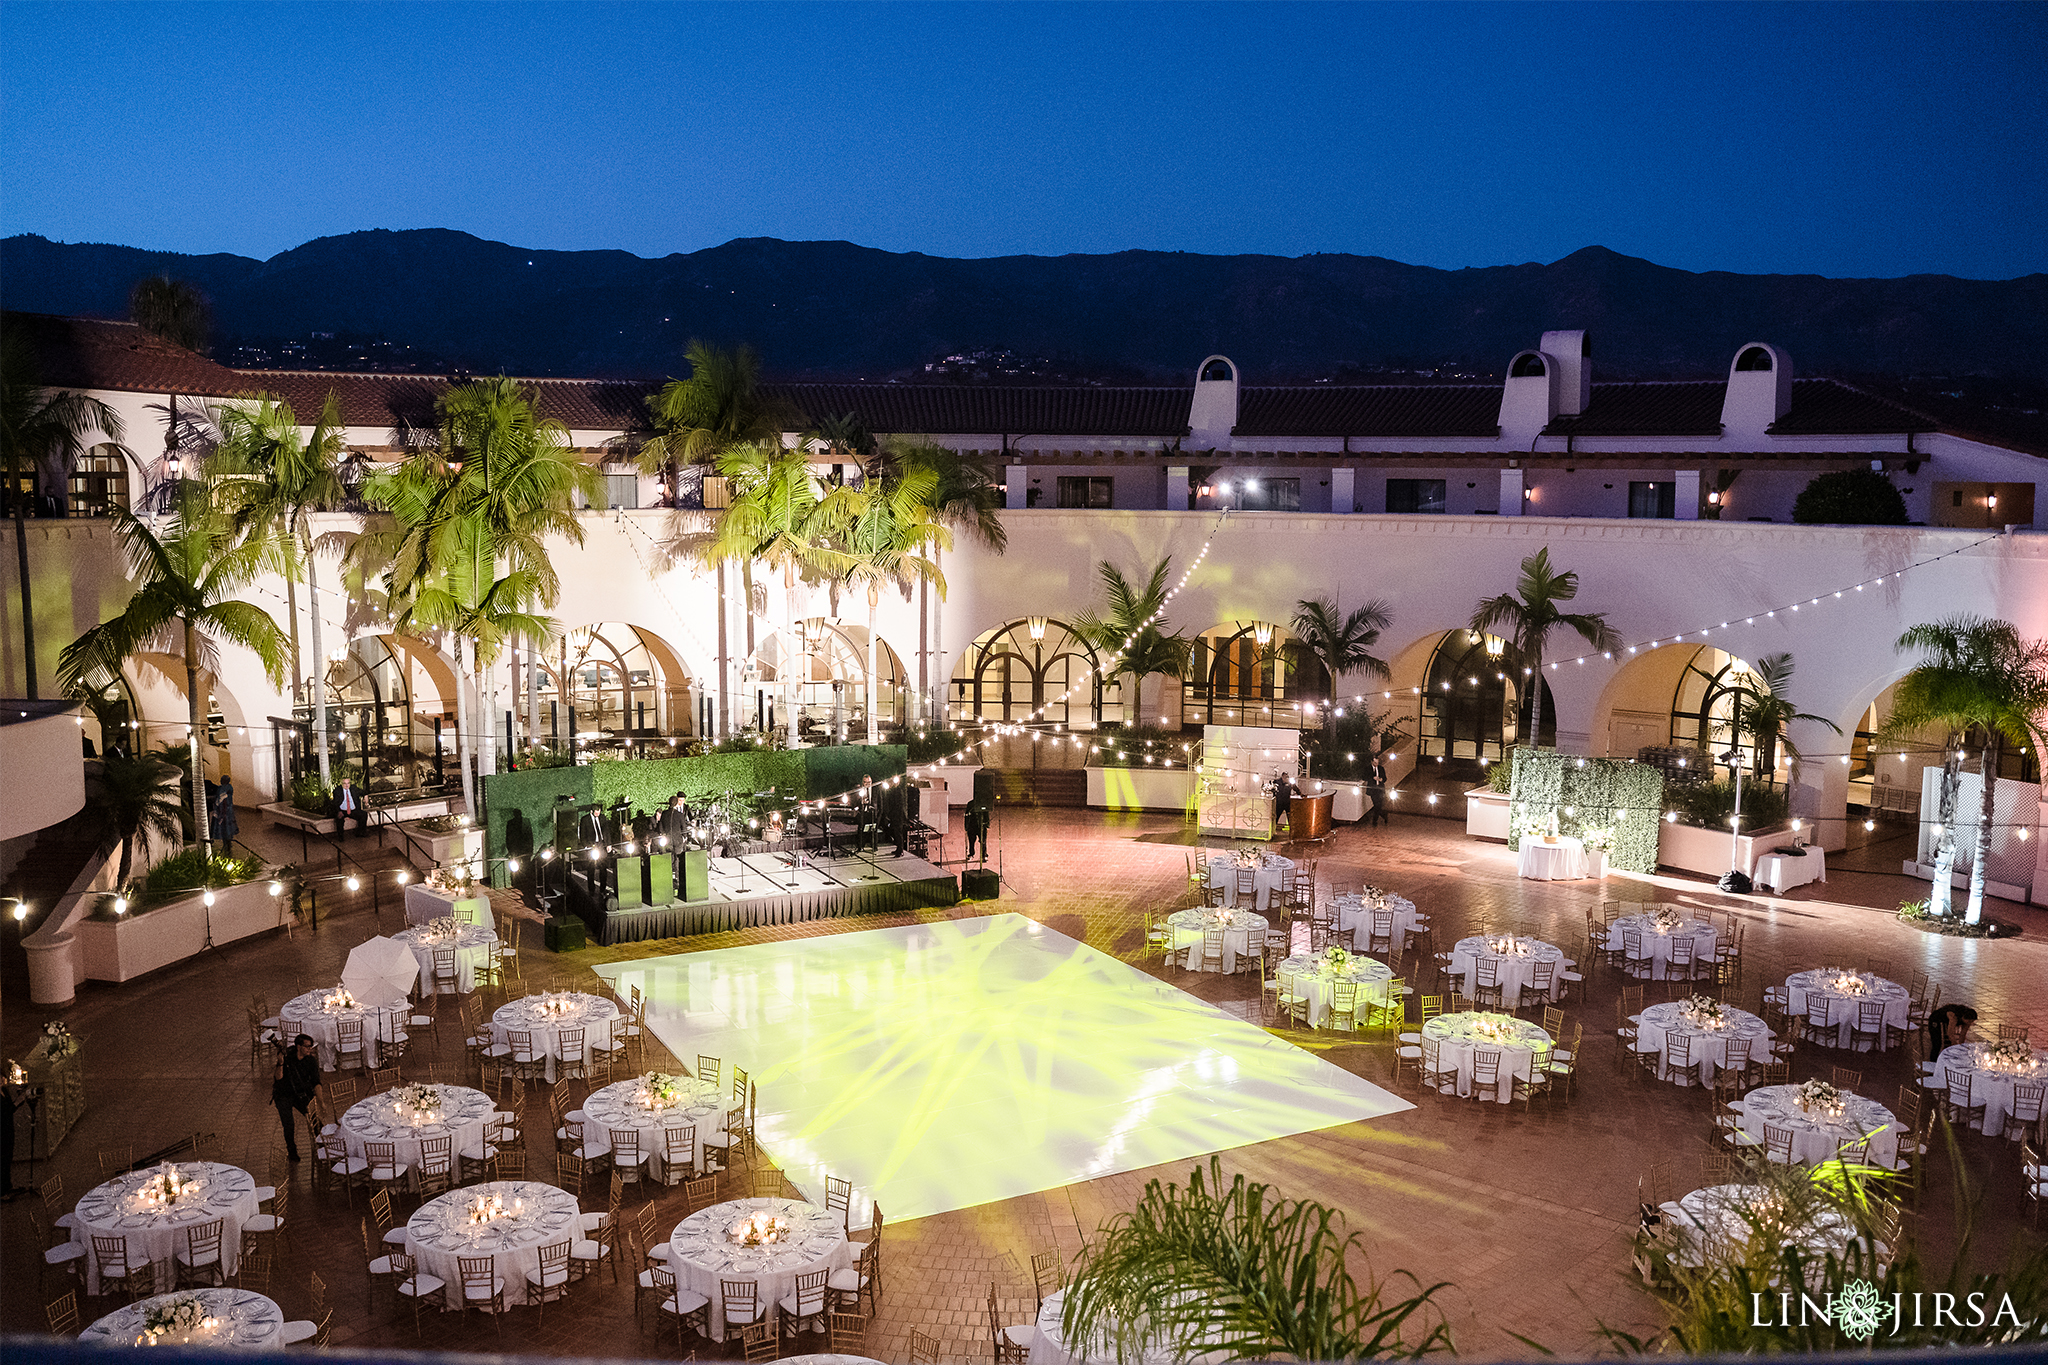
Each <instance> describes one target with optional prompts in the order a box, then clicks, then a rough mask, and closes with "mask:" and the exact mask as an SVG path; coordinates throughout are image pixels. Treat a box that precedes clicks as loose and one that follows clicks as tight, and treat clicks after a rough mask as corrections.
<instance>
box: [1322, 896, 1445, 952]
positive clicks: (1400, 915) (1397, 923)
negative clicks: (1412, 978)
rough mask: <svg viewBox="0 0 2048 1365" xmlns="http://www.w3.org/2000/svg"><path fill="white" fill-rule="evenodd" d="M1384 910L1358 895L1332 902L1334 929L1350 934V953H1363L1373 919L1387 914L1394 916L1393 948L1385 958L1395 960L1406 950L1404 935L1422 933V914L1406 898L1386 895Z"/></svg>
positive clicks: (1369, 942)
mask: <svg viewBox="0 0 2048 1365" xmlns="http://www.w3.org/2000/svg"><path fill="white" fill-rule="evenodd" d="M1386 900H1387V903H1386V905H1385V906H1384V907H1380V906H1375V905H1372V904H1370V903H1369V902H1368V901H1367V900H1366V899H1365V897H1363V896H1360V895H1343V896H1338V897H1336V898H1335V900H1334V901H1333V902H1332V903H1333V904H1334V905H1335V906H1336V907H1337V927H1338V928H1339V929H1349V930H1350V931H1351V948H1352V951H1353V952H1359V953H1362V952H1365V951H1367V949H1368V948H1369V947H1370V946H1371V943H1372V925H1373V916H1374V915H1375V914H1377V913H1382V912H1391V913H1392V914H1393V916H1394V923H1393V930H1394V934H1393V939H1394V941H1393V947H1392V950H1391V951H1390V952H1389V953H1388V956H1390V957H1393V956H1398V955H1399V954H1400V953H1402V952H1403V951H1404V950H1406V948H1407V946H1408V935H1410V934H1419V933H1421V932H1422V929H1423V919H1422V912H1421V911H1419V910H1417V909H1416V908H1415V902H1414V901H1411V900H1409V899H1408V898H1407V897H1406V896H1396V895H1394V894H1392V893H1391V892H1389V893H1388V895H1387V898H1386Z"/></svg>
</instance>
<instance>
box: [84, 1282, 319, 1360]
mask: <svg viewBox="0 0 2048 1365" xmlns="http://www.w3.org/2000/svg"><path fill="white" fill-rule="evenodd" d="M194 1295H197V1296H198V1299H199V1301H200V1302H201V1303H203V1304H205V1305H206V1315H207V1316H208V1317H210V1318H216V1319H218V1320H219V1325H218V1326H216V1327H214V1328H212V1329H210V1330H202V1331H199V1332H196V1333H194V1334H193V1335H192V1336H190V1337H185V1338H174V1337H168V1336H166V1337H160V1338H158V1341H159V1343H160V1344H162V1345H165V1346H194V1347H200V1348H204V1349H206V1350H215V1351H218V1350H235V1351H269V1350H282V1349H283V1347H284V1342H283V1341H282V1340H281V1338H282V1337H283V1336H284V1310H283V1309H282V1308H279V1307H278V1306H277V1304H276V1303H275V1302H273V1301H272V1300H270V1299H267V1298H265V1297H264V1296H263V1295H261V1294H254V1293H251V1292H250V1291H248V1290H246V1289H236V1288H234V1287H232V1286H229V1287H228V1288H225V1289H187V1290H184V1291H182V1292H180V1293H176V1294H158V1295H157V1296H156V1297H154V1298H148V1299H141V1300H138V1301H137V1302H135V1303H131V1304H129V1305H128V1306H127V1307H126V1308H120V1309H116V1310H115V1311H114V1312H111V1313H109V1314H107V1315H106V1316H105V1317H103V1318H101V1319H100V1320H99V1321H98V1322H96V1323H94V1324H93V1325H92V1326H90V1327H88V1328H86V1329H85V1330H84V1331H83V1332H80V1333H79V1334H78V1339H79V1340H80V1341H82V1342H84V1343H85V1344H86V1345H88V1346H137V1345H140V1344H141V1343H140V1342H138V1341H137V1340H136V1338H137V1337H139V1336H141V1335H142V1323H143V1320H144V1319H145V1318H147V1317H148V1316H149V1311H150V1310H151V1309H152V1308H155V1307H156V1306H157V1305H158V1304H167V1303H169V1302H171V1301H172V1300H173V1299H183V1298H189V1297H192V1296H194Z"/></svg>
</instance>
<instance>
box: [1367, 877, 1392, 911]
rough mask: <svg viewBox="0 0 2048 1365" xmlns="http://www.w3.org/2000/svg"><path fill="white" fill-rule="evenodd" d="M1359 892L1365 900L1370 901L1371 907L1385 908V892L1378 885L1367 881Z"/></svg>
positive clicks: (1376, 908)
mask: <svg viewBox="0 0 2048 1365" xmlns="http://www.w3.org/2000/svg"><path fill="white" fill-rule="evenodd" d="M1360 894H1362V895H1363V896H1364V897H1365V899H1366V900H1369V901H1371V902H1372V905H1373V908H1374V909H1375V910H1384V909H1386V908H1387V893H1386V892H1385V891H1383V890H1381V889H1380V888H1379V887H1377V886H1374V885H1373V884H1372V883H1371V882H1367V883H1366V884H1365V890H1364V891H1363V892H1361V893H1360Z"/></svg>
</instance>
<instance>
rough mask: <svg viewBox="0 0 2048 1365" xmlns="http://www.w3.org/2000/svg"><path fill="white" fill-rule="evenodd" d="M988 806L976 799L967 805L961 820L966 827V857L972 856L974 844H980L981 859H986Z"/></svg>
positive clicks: (984, 860)
mask: <svg viewBox="0 0 2048 1365" xmlns="http://www.w3.org/2000/svg"><path fill="white" fill-rule="evenodd" d="M988 817H989V811H988V807H987V806H985V805H983V804H982V803H981V802H979V801H976V802H974V803H972V804H971V805H969V806H968V807H967V816H966V819H965V820H964V821H963V824H964V825H965V827H966V829H967V857H969V858H972V857H973V856H974V846H975V845H976V844H979V845H981V860H982V861H983V862H984V863H985V862H987V861H988Z"/></svg>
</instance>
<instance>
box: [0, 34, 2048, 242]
mask: <svg viewBox="0 0 2048 1365" xmlns="http://www.w3.org/2000/svg"><path fill="white" fill-rule="evenodd" d="M0 43H4V46H0V54H4V55H0V62H4V80H5V86H4V89H5V97H4V101H0V129H4V143H0V147H4V162H0V232H4V233H7V234H12V233H17V232H35V233H41V234H43V235H45V236H48V237H52V238H57V239H60V240H66V241H102V242H116V243H121V244H124V245H130V246H139V247H148V248H155V249H169V250H177V251H187V252H209V251H231V252H238V253H242V254H245V255H251V256H259V257H262V256H269V255H272V254H274V253H276V252H279V251H282V250H285V249H287V248H289V247H291V246H294V245H297V244H298V243H300V242H303V241H306V240H308V239H310V238H313V237H319V236H326V235H331V234H335V233H342V232H348V231H352V230H355V229H359V228H373V227H385V228H410V227H448V228H457V229H461V230H464V231H467V232H472V233H475V234H477V235H479V236H482V237H487V238H494V239H498V240H502V241H507V242H512V243H516V244H518V245H521V246H530V247H542V248H560V249H573V248H590V247H612V248H622V249H624V250H627V251H631V252H635V253H637V254H640V255H643V256H659V255H664V254H667V253H669V252H676V251H694V250H697V249H699V248H702V247H707V246H713V245H716V244H718V243H720V242H723V241H726V240H728V239H730V238H733V237H747V236H766V237H783V238H790V239H836V238H843V239H846V240H849V241H853V242H858V243H861V244H863V245H866V246H873V247H881V248H884V249H887V250H892V251H922V252H928V253H931V254H934V255H944V256H997V255H1008V254H1015V253H1030V254H1041V255H1057V254H1061V253H1066V252H1110V251H1119V250H1124V249H1127V248H1153V249H1163V250H1184V251H1198V252H1217V253H1232V252H1270V253H1275V254H1280V255H1289V256H1293V255H1301V254H1305V253H1308V252H1316V251H1332V252H1353V253H1358V254H1364V255H1377V256H1386V257H1391V258H1393V259H1396V260H1401V261H1408V262H1414V263H1417V264H1423V265H1432V266H1441V267H1447V268H1455V267H1461V266H1478V265H1499V264H1504V263H1512V262H1520V261H1549V260H1554V259H1556V258H1558V257H1560V256H1563V255H1566V254H1568V253H1570V252H1572V251H1574V250H1576V249H1578V248H1579V247H1583V246H1587V245H1591V244H1596V243H1597V244H1599V245H1603V246H1607V247H1611V248H1613V249H1615V250H1617V251H1621V252H1625V253H1627V254H1630V255H1636V256H1644V257H1647V258H1649V259H1651V260H1654V261H1658V262H1660V263H1662V264H1665V265H1672V266H1678V267H1681V268H1684V269H1689V270H1732V271H1744V272H1772V273H1798V272H1811V273H1819V274H1824V275H1833V276H1893V275H1905V274H1912V273H1920V272H1939V273H1948V274H1954V275H1962V276H1970V277H1976V278H2006V277H2010V276H2015V275H2021V274H2027V273H2030V272H2034V271H2040V270H2044V269H2048V229H2044V227H2043V224H2044V223H2048V173H2044V171H2043V165H2044V157H2043V149H2044V148H2048V74H2044V73H2048V5H2040V4H2012V5H1999V4H1989V5H1980V4H1913V3H1893V4H1877V5H1859V4H1797V3H1788V4H1771V5H1760V6H1754V5H1746V4H1736V3H1725V4H1670V5H1664V4H1633V3H1583V4H1566V5H1548V4H1533V3H1532V4H1484V3H1469V4H1392V3H1389V4H1372V3H1357V4H1284V3H1237V4H1230V5H1218V6H1211V5H1204V4H1192V3H1190V4H1142V3H1120V4H1108V3H1104V4H1086V5H1064V4H1027V3H1012V4H996V3H986V4H951V5H920V4H885V5H875V4H860V3H838V4H823V5H780V4H770V3H746V4H733V5H693V4H668V3H642V4H631V5H606V4H538V3H517V2H516V0H505V2H504V3H497V4H486V5H466V4H434V3H422V4H378V3H361V4H340V5H329V4H295V3H262V4H206V3H151V4H140V5H128V4H96V3H81V2H79V0H68V2H67V3H61V4H45V3H37V2H36V0H8V3H6V4H5V5H4V6H0Z"/></svg>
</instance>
